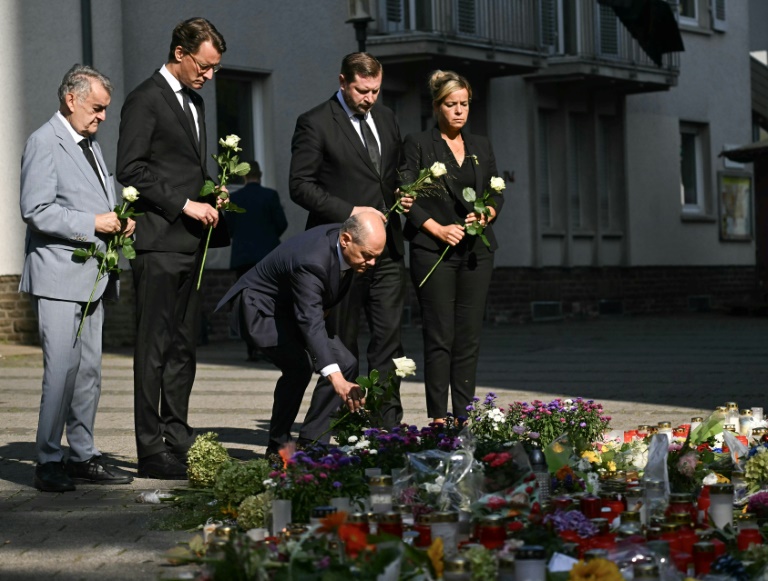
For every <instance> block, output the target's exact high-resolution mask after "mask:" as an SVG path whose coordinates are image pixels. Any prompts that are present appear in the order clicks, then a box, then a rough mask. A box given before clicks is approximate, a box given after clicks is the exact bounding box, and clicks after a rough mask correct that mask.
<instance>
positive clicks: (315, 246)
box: [216, 224, 348, 371]
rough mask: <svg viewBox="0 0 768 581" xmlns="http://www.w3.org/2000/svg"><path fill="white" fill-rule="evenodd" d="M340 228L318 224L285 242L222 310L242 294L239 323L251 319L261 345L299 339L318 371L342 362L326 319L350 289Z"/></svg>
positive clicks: (244, 278) (227, 299)
mask: <svg viewBox="0 0 768 581" xmlns="http://www.w3.org/2000/svg"><path fill="white" fill-rule="evenodd" d="M340 228H341V227H340V225H339V224H326V225H323V226H317V227H315V228H312V229H310V230H307V231H306V232H303V233H302V234H299V235H298V236H294V237H293V238H291V239H289V240H287V241H285V242H283V243H282V244H281V245H280V246H278V247H277V248H275V249H274V250H273V251H272V252H270V253H269V254H268V255H267V256H266V258H264V260H262V261H261V262H259V263H258V264H257V265H256V266H254V267H253V268H252V269H251V270H249V271H248V272H246V273H245V274H244V275H243V276H242V277H241V278H240V280H238V281H237V282H236V283H235V285H234V286H233V287H232V288H231V289H229V291H228V292H227V294H225V295H224V298H222V299H221V301H219V304H218V306H217V307H216V310H218V309H220V308H221V307H222V306H224V305H225V304H227V303H228V302H230V301H232V300H234V299H236V298H237V297H238V296H239V295H240V294H241V293H242V299H241V300H235V301H234V305H235V309H234V311H233V320H234V321H240V320H242V318H244V319H245V321H247V326H248V333H249V335H250V336H251V337H252V338H253V341H254V342H255V344H256V345H257V346H259V347H275V346H277V345H281V344H285V343H288V342H290V341H298V342H300V343H303V344H304V345H305V347H306V349H307V351H308V352H309V354H310V355H311V357H312V361H313V364H314V366H315V369H317V370H318V371H319V370H320V369H322V368H323V367H325V366H327V365H330V364H331V363H337V361H336V358H335V357H334V356H333V353H332V351H331V347H330V344H329V340H328V333H327V331H326V329H325V320H324V315H325V311H326V310H327V309H329V308H331V307H332V306H333V305H335V304H336V303H338V302H339V300H340V299H341V297H342V296H343V294H344V291H345V290H346V289H344V288H342V285H341V266H340V261H339V256H338V252H337V250H336V244H337V242H338V240H339V230H340ZM347 288H348V287H347ZM241 308H242V309H244V313H242V315H243V317H242V318H241V313H240V311H239V309H241Z"/></svg>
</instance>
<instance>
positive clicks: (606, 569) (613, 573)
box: [568, 559, 624, 581]
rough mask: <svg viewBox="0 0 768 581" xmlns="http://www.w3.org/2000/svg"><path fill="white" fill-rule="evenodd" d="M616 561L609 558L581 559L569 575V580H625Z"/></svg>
mask: <svg viewBox="0 0 768 581" xmlns="http://www.w3.org/2000/svg"><path fill="white" fill-rule="evenodd" d="M623 580H624V577H622V575H621V572H619V568H618V567H617V566H616V563H614V562H613V561H609V560H608V559H592V560H591V561H589V562H586V563H585V562H584V561H579V562H578V563H576V564H575V565H574V566H573V568H571V572H570V574H569V575H568V581H623Z"/></svg>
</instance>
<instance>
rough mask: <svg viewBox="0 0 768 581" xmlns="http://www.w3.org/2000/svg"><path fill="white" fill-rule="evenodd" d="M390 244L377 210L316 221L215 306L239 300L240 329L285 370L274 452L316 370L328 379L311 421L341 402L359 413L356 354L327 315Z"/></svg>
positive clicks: (272, 433) (235, 315)
mask: <svg viewBox="0 0 768 581" xmlns="http://www.w3.org/2000/svg"><path fill="white" fill-rule="evenodd" d="M385 241H386V232H385V230H384V223H383V222H382V221H381V218H380V217H379V216H378V215H377V214H374V213H372V212H363V213H360V214H355V215H354V216H352V217H351V218H349V219H347V220H346V221H345V222H344V224H342V225H341V226H339V224H329V225H325V226H317V227H315V228H312V229H310V230H307V231H306V232H304V233H302V234H299V235H298V236H294V237H293V238H291V239H289V240H287V241H286V242H283V243H282V244H281V245H280V246H278V247H277V248H276V249H275V250H273V251H272V252H270V253H269V254H268V255H267V256H266V257H265V258H264V259H263V260H262V261H261V262H259V263H258V264H257V265H256V266H254V267H253V268H252V269H251V270H249V271H248V272H247V273H245V275H243V276H242V277H241V278H240V280H238V281H237V283H235V285H234V286H233V287H232V288H231V289H230V290H229V292H227V294H226V295H224V298H222V299H221V301H220V302H219V305H218V306H217V307H216V308H217V310H218V309H220V308H221V307H223V306H224V305H225V304H227V303H229V302H232V303H233V307H234V308H233V311H232V323H233V326H234V327H235V330H236V331H238V332H239V334H240V336H241V337H243V339H245V341H246V343H248V345H249V347H251V348H252V349H254V350H256V349H259V350H261V352H262V353H264V355H266V357H267V358H268V359H269V360H270V361H271V362H272V363H274V364H275V365H276V366H277V367H278V368H279V369H280V371H281V372H282V375H281V376H280V379H278V381H277V385H276V386H275V398H274V403H273V406H272V417H271V419H270V426H269V444H268V446H267V454H271V453H274V452H277V451H278V450H279V448H280V446H282V445H283V444H284V443H286V442H288V441H290V440H291V426H292V425H293V422H294V421H295V420H296V416H297V415H298V413H299V407H300V406H301V398H302V397H303V395H304V391H305V390H306V389H307V385H308V384H309V381H310V379H311V378H312V373H313V371H316V372H318V373H320V374H321V375H322V376H323V378H324V379H325V382H323V384H322V385H320V386H318V387H317V388H316V389H315V391H314V392H313V394H312V403H311V404H310V410H309V411H308V412H307V417H306V418H305V423H306V422H307V421H311V420H314V421H317V417H316V416H317V415H321V416H322V417H325V418H330V416H331V414H332V413H333V412H334V411H335V410H336V409H337V408H338V407H339V405H340V404H341V403H342V402H345V403H346V405H347V408H348V409H349V410H350V411H352V412H355V411H358V410H359V409H360V408H361V406H362V405H363V404H364V400H363V399H362V397H361V393H360V389H359V387H358V386H357V384H355V383H350V381H349V378H355V377H356V372H357V357H355V356H353V355H352V354H351V353H350V352H349V350H348V349H347V348H346V347H345V346H344V344H343V343H342V342H341V340H340V339H339V338H338V337H329V335H328V332H327V331H326V328H325V322H324V317H325V312H326V311H327V310H328V309H330V308H331V307H332V306H333V305H335V304H336V303H338V302H339V300H340V299H341V298H342V297H343V296H344V295H345V293H346V292H347V291H348V290H349V287H350V285H351V283H352V277H353V274H354V273H358V274H363V273H365V272H366V271H368V270H369V269H371V268H374V267H375V264H376V262H377V260H376V259H377V258H378V257H379V255H381V253H382V251H383V250H384V245H385ZM325 429H326V430H327V429H328V422H326V424H325ZM320 435H321V434H318V436H320Z"/></svg>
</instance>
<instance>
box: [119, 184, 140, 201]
mask: <svg viewBox="0 0 768 581" xmlns="http://www.w3.org/2000/svg"><path fill="white" fill-rule="evenodd" d="M123 199H124V200H125V201H126V202H135V201H136V200H138V199H139V190H137V189H136V188H134V187H133V186H128V187H127V188H123Z"/></svg>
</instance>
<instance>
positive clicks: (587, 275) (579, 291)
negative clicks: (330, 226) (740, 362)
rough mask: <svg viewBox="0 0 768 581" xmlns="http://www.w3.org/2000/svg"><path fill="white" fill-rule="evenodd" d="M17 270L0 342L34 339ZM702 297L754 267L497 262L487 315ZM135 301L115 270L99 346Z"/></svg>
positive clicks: (227, 276) (737, 293)
mask: <svg viewBox="0 0 768 581" xmlns="http://www.w3.org/2000/svg"><path fill="white" fill-rule="evenodd" d="M234 282H235V273H234V272H233V271H228V270H209V271H206V273H205V277H204V278H203V283H202V286H201V288H200V292H202V293H203V319H204V320H203V325H204V328H203V330H202V339H203V340H209V341H210V340H220V339H226V338H227V337H228V336H229V332H228V328H229V318H228V314H227V313H226V312H221V313H215V314H214V313H213V309H214V308H215V306H216V303H217V302H218V301H219V299H220V298H221V297H222V296H224V293H225V292H226V291H227V290H228V289H229V287H230V286H231V285H232V284H233V283H234ZM18 285H19V277H18V276H0V341H2V342H11V343H27V344H30V343H35V342H36V341H37V322H36V320H35V316H34V313H33V312H32V309H31V306H30V302H29V300H28V299H27V298H26V297H25V296H24V295H20V294H18V293H17V292H16V289H17V288H18ZM701 295H706V296H708V297H709V298H710V305H711V307H712V308H714V309H727V308H731V307H734V306H738V305H742V304H745V303H748V302H749V301H750V300H751V299H753V298H754V297H755V296H757V293H756V272H755V268H754V267H751V266H745V267H737V266H723V267H693V266H682V267H656V266H651V267H636V268H605V269H599V268H573V269H559V268H544V269H533V268H497V269H496V270H494V273H493V280H492V281H491V288H490V290H489V294H488V305H487V309H486V315H487V319H488V321H490V322H492V323H494V324H505V323H525V322H528V321H530V320H531V303H532V302H534V301H555V302H559V303H561V304H562V310H563V314H564V315H565V316H574V317H575V316H588V317H589V316H597V315H598V313H599V305H600V301H604V300H614V301H620V302H621V303H622V304H623V308H624V312H625V313H630V314H664V313H676V312H685V311H687V310H688V309H689V303H688V298H689V297H691V296H701ZM406 304H407V305H409V306H410V311H411V317H410V323H411V324H414V325H418V324H419V322H420V314H419V305H418V302H417V300H416V293H415V292H414V290H413V288H411V287H410V285H409V295H408V299H407V303H406ZM134 305H135V300H134V294H133V284H132V278H131V273H130V272H123V273H122V275H121V299H120V302H119V303H106V322H105V325H104V345H105V346H108V347H115V346H126V345H133V343H134V338H135V306H134Z"/></svg>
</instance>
